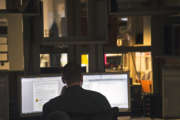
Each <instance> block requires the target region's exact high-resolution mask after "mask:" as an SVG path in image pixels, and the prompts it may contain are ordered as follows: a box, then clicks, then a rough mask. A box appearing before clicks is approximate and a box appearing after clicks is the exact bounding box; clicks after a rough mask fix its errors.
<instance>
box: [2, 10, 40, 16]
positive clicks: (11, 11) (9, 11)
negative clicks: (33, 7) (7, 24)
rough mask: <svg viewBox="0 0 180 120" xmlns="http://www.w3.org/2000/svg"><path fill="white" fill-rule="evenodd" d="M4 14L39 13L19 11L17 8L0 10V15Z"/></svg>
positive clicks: (34, 14)
mask: <svg viewBox="0 0 180 120" xmlns="http://www.w3.org/2000/svg"><path fill="white" fill-rule="evenodd" d="M5 14H23V15H27V16H38V15H40V13H36V12H20V11H19V10H0V15H5Z"/></svg>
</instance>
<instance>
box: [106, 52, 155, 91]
mask: <svg viewBox="0 0 180 120" xmlns="http://www.w3.org/2000/svg"><path fill="white" fill-rule="evenodd" d="M104 60H105V71H106V72H127V71H129V75H130V77H131V78H132V84H133V85H142V88H143V91H144V92H148V93H149V92H152V80H153V79H152V58H151V52H128V53H126V54H125V53H124V54H122V53H120V54H105V55H104Z"/></svg>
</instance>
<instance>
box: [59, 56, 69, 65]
mask: <svg viewBox="0 0 180 120" xmlns="http://www.w3.org/2000/svg"><path fill="white" fill-rule="evenodd" d="M67 63H68V54H67V53H62V54H61V55H60V65H61V67H64V66H65V65H66V64H67Z"/></svg>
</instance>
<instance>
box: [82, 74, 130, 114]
mask: <svg viewBox="0 0 180 120" xmlns="http://www.w3.org/2000/svg"><path fill="white" fill-rule="evenodd" d="M113 74H114V75H119V74H126V75H127V79H128V80H127V82H128V83H127V84H128V108H119V112H122V113H123V112H131V92H130V86H131V85H130V79H129V72H94V73H83V75H113Z"/></svg>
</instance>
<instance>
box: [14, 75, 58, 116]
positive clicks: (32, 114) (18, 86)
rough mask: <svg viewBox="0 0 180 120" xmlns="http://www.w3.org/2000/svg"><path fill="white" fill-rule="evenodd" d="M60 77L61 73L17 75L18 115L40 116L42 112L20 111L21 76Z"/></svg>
mask: <svg viewBox="0 0 180 120" xmlns="http://www.w3.org/2000/svg"><path fill="white" fill-rule="evenodd" d="M58 76H60V77H62V75H61V74H30V75H29V74H28V75H19V76H18V81H17V83H18V84H17V89H18V90H17V92H18V94H17V95H18V113H19V115H20V117H36V116H41V113H42V112H32V113H23V112H22V82H21V79H22V78H36V77H58Z"/></svg>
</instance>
